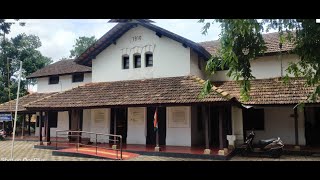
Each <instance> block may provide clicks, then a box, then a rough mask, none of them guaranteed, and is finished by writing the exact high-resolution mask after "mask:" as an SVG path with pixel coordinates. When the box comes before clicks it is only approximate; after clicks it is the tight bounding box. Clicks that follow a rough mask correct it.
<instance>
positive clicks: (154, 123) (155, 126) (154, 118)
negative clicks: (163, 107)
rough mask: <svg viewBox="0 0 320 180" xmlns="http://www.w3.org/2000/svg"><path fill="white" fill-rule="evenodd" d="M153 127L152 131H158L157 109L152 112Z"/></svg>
mask: <svg viewBox="0 0 320 180" xmlns="http://www.w3.org/2000/svg"><path fill="white" fill-rule="evenodd" d="M153 127H154V131H157V130H158V108H156V111H155V112H154V117H153Z"/></svg>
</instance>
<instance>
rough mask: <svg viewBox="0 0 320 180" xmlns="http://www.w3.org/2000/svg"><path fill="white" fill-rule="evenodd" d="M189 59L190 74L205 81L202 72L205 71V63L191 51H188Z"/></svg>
mask: <svg viewBox="0 0 320 180" xmlns="http://www.w3.org/2000/svg"><path fill="white" fill-rule="evenodd" d="M190 57H191V58H190V74H191V75H196V76H198V77H199V78H202V79H205V73H204V72H205V71H204V70H205V64H206V61H204V60H203V58H200V57H199V56H198V54H197V53H196V52H194V51H193V50H191V51H190ZM198 61H200V62H198ZM198 63H200V64H198ZM199 65H200V68H199Z"/></svg>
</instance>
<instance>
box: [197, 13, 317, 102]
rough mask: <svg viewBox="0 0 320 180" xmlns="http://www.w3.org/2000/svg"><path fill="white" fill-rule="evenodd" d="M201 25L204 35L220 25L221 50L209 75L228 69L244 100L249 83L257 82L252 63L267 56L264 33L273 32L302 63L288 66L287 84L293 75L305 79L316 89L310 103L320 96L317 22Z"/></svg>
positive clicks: (211, 62) (208, 88)
mask: <svg viewBox="0 0 320 180" xmlns="http://www.w3.org/2000/svg"><path fill="white" fill-rule="evenodd" d="M199 22H200V23H204V26H203V31H202V33H203V34H207V32H208V30H209V29H210V26H211V24H213V23H220V27H221V34H220V44H221V49H220V50H219V52H218V54H217V55H215V56H213V57H211V58H210V59H209V61H208V62H207V65H206V72H207V74H208V76H209V77H210V76H212V75H213V74H214V73H215V70H216V69H217V68H221V69H223V68H224V67H226V66H227V67H229V69H228V72H227V75H228V76H229V77H232V78H233V79H234V80H236V81H238V82H239V84H240V87H241V92H240V94H241V100H243V101H247V100H249V98H250V80H252V79H254V78H255V77H254V76H253V75H252V73H251V66H250V61H251V60H254V59H256V57H257V56H259V55H263V53H264V52H265V50H266V46H265V42H264V40H263V38H262V33H263V32H268V31H269V30H270V29H275V30H277V31H278V32H279V36H280V43H279V46H280V47H281V46H282V44H283V43H285V42H291V43H293V44H294V49H293V50H292V51H291V52H289V53H293V54H296V55H298V56H299V57H300V61H298V62H296V63H294V62H291V63H290V64H289V67H288V68H287V69H286V72H287V73H286V76H285V78H284V79H285V81H288V80H289V75H294V76H296V77H304V78H305V79H306V85H307V86H315V87H316V88H315V90H314V92H313V93H312V94H310V96H309V98H308V100H309V101H314V100H315V98H316V97H317V96H318V95H319V94H320V84H319V81H320V24H317V23H316V21H315V19H262V20H258V19H216V20H215V21H214V22H206V21H205V19H201V20H199ZM211 86H212V85H211V82H210V81H209V80H207V81H206V83H205V85H204V87H203V90H202V92H201V93H200V95H202V96H205V95H206V94H208V93H209V92H210V91H211Z"/></svg>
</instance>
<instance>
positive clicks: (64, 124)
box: [35, 111, 69, 137]
mask: <svg viewBox="0 0 320 180" xmlns="http://www.w3.org/2000/svg"><path fill="white" fill-rule="evenodd" d="M56 130H69V115H68V111H63V112H58V121H57V127H56V128H50V137H56ZM44 132H45V128H44V127H43V128H42V137H45V134H44ZM35 136H39V127H36V131H35Z"/></svg>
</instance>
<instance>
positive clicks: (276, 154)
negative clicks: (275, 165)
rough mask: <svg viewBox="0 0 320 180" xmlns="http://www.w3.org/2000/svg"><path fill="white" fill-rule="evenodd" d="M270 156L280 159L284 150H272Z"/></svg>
mask: <svg viewBox="0 0 320 180" xmlns="http://www.w3.org/2000/svg"><path fill="white" fill-rule="evenodd" d="M270 155H271V157H272V158H279V157H280V156H281V155H282V148H280V149H273V150H271V151H270Z"/></svg>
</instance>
